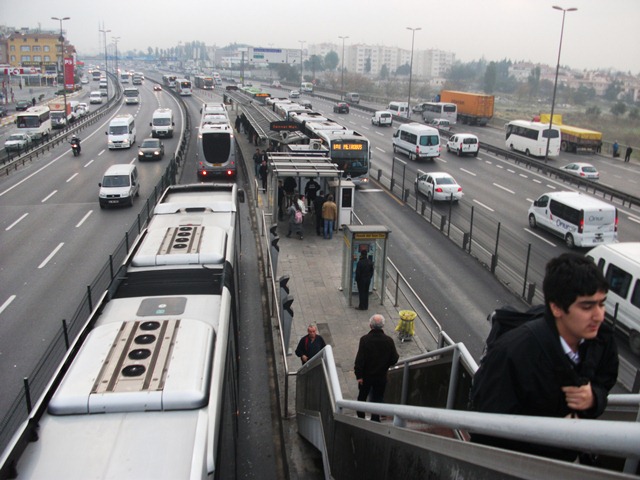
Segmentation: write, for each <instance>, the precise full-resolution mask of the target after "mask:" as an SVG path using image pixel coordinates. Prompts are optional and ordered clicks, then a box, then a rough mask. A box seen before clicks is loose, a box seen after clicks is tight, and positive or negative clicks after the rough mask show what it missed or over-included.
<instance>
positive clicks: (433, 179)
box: [416, 172, 463, 202]
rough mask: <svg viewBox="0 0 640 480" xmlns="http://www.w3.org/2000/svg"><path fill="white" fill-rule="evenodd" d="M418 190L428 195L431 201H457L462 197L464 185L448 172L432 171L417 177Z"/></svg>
mask: <svg viewBox="0 0 640 480" xmlns="http://www.w3.org/2000/svg"><path fill="white" fill-rule="evenodd" d="M416 192H417V193H421V194H423V195H424V196H426V197H427V200H429V201H430V202H432V201H434V200H436V201H439V200H442V201H449V200H451V199H453V201H454V202H457V201H458V200H460V199H461V198H462V195H463V193H462V187H461V186H460V185H458V182H456V181H455V179H454V178H453V177H452V176H451V175H449V174H448V173H446V172H430V173H425V174H424V175H420V176H419V177H418V178H416Z"/></svg>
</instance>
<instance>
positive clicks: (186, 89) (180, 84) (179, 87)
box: [175, 78, 193, 96]
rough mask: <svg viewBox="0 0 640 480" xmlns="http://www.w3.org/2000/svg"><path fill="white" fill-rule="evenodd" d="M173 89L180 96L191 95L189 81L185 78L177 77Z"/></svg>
mask: <svg viewBox="0 0 640 480" xmlns="http://www.w3.org/2000/svg"><path fill="white" fill-rule="evenodd" d="M175 89H176V92H178V93H179V94H180V95H182V96H186V95H191V94H192V93H193V90H192V87H191V81H190V80H187V79H186V78H177V79H176V81H175Z"/></svg>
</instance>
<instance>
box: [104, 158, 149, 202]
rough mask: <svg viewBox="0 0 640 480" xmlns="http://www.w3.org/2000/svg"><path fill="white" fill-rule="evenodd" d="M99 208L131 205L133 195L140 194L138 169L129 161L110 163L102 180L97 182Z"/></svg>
mask: <svg viewBox="0 0 640 480" xmlns="http://www.w3.org/2000/svg"><path fill="white" fill-rule="evenodd" d="M98 186H99V187H100V192H99V193H98V201H99V202H100V208H105V207H111V206H118V205H129V206H133V197H137V196H138V195H140V183H139V182H138V169H137V168H136V166H135V165H131V164H129V163H119V164H116V165H111V166H110V167H109V168H108V169H107V171H106V172H105V174H104V176H103V177H102V181H101V182H100V183H98Z"/></svg>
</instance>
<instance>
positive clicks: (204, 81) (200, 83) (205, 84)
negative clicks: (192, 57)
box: [195, 75, 214, 90]
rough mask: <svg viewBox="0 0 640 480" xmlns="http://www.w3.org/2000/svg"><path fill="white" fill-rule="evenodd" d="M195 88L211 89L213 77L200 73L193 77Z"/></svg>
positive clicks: (212, 87)
mask: <svg viewBox="0 0 640 480" xmlns="http://www.w3.org/2000/svg"><path fill="white" fill-rule="evenodd" d="M195 83H196V88H202V89H203V90H213V89H214V83H213V77H205V76H202V75H198V76H196V78H195Z"/></svg>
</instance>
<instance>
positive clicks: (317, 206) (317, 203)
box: [313, 190, 325, 236]
mask: <svg viewBox="0 0 640 480" xmlns="http://www.w3.org/2000/svg"><path fill="white" fill-rule="evenodd" d="M324 202H325V198H324V192H323V191H322V190H320V191H319V192H318V193H317V195H316V199H315V200H314V201H313V212H314V215H315V216H316V235H318V236H320V235H322V230H323V229H324V219H323V218H322V205H324Z"/></svg>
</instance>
